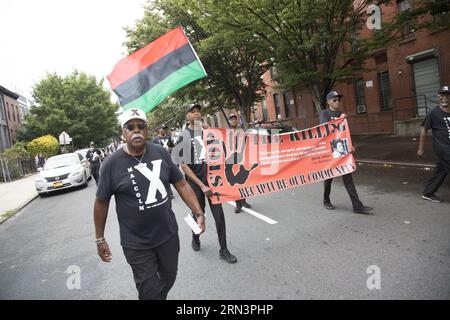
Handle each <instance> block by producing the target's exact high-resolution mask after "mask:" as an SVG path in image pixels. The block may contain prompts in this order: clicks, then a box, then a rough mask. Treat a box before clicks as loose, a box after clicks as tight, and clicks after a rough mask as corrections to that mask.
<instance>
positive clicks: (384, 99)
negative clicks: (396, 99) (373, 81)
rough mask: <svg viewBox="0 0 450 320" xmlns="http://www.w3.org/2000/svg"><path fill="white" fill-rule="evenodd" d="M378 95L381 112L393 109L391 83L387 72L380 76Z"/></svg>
mask: <svg viewBox="0 0 450 320" xmlns="http://www.w3.org/2000/svg"><path fill="white" fill-rule="evenodd" d="M378 94H379V98H380V107H381V110H390V109H392V98H391V83H390V81H389V72H387V71H385V72H381V73H379V74H378Z"/></svg>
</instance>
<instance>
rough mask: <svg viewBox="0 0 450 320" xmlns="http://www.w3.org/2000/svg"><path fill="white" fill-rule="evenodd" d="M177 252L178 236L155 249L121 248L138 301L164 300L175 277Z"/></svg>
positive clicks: (178, 245) (178, 247) (178, 250)
mask: <svg viewBox="0 0 450 320" xmlns="http://www.w3.org/2000/svg"><path fill="white" fill-rule="evenodd" d="M179 252H180V240H179V238H178V234H175V235H174V236H172V237H171V238H170V239H169V240H167V241H166V242H165V243H163V244H162V245H160V246H159V247H156V248H152V249H148V250H134V249H129V248H125V247H124V248H123V253H124V254H125V258H126V259H127V262H128V263H129V264H130V266H131V269H132V270H133V276H134V282H136V288H137V290H138V293H139V300H166V298H167V293H168V292H169V290H170V289H171V288H172V286H173V284H174V283H175V279H176V277H177V270H178V253H179Z"/></svg>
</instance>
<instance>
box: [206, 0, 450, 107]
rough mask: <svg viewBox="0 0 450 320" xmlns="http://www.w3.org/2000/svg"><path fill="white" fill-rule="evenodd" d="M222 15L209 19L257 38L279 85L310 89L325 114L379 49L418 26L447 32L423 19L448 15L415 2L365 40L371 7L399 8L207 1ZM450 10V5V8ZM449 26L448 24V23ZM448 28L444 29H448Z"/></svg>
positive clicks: (328, 0) (339, 2) (348, 2)
mask: <svg viewBox="0 0 450 320" xmlns="http://www.w3.org/2000/svg"><path fill="white" fill-rule="evenodd" d="M208 2H209V3H212V5H213V6H215V8H216V10H215V12H216V13H217V14H216V15H213V16H211V17H210V19H211V20H213V21H215V24H216V27H219V28H221V29H223V30H229V31H228V32H234V33H235V34H238V35H239V37H240V36H241V35H244V36H247V37H248V35H252V36H253V37H256V38H258V39H260V40H261V42H257V43H258V45H261V43H264V45H263V46H262V47H259V49H260V50H263V51H264V52H266V54H267V56H270V57H271V59H272V60H271V61H272V62H273V63H274V65H275V67H276V71H277V72H276V77H275V80H276V81H277V82H278V83H279V85H280V86H281V87H284V88H294V89H300V90H303V89H306V90H307V91H308V92H309V93H310V94H311V95H312V98H313V100H314V102H315V106H316V109H317V110H318V111H320V109H321V108H323V107H324V106H325V97H326V94H327V92H329V91H330V90H331V89H332V88H333V86H334V85H335V83H336V82H337V81H343V80H345V81H351V80H352V79H354V78H355V77H356V76H358V75H359V74H360V73H361V72H362V71H363V70H365V68H366V67H365V65H364V60H366V59H367V58H368V57H370V56H372V55H373V53H374V52H375V51H376V50H378V49H380V48H386V47H388V46H391V45H393V44H395V43H396V42H397V41H399V40H400V39H401V37H402V34H401V30H404V28H405V27H406V26H408V25H411V24H412V23H414V25H415V30H416V31H417V30H418V29H421V28H426V27H431V26H432V25H434V27H442V24H440V25H438V24H433V23H431V22H430V19H426V18H425V19H424V17H425V16H426V15H427V14H428V13H430V12H446V13H447V17H448V11H445V10H446V9H445V6H443V5H442V4H443V1H441V0H438V1H436V2H439V4H440V5H436V4H433V5H431V3H432V2H433V1H429V0H416V1H413V7H412V8H411V10H408V11H407V12H404V13H402V14H397V15H396V16H395V17H394V18H393V20H392V21H383V23H382V28H381V30H379V31H377V32H374V36H372V37H369V38H366V39H361V38H360V37H359V33H360V31H361V30H362V28H363V26H364V25H365V24H366V22H367V20H368V18H369V16H370V18H373V16H371V14H368V7H369V5H371V4H373V3H376V4H378V5H380V6H381V5H396V2H395V1H390V0H379V1H371V0H360V1H354V0H308V1H300V0H297V1H292V0H258V1H256V0H208ZM447 7H448V4H447ZM447 23H448V20H447ZM444 25H445V23H444Z"/></svg>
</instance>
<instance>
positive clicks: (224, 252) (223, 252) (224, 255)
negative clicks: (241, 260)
mask: <svg viewBox="0 0 450 320" xmlns="http://www.w3.org/2000/svg"><path fill="white" fill-rule="evenodd" d="M219 258H220V259H223V260H225V261H226V262H228V263H236V262H237V259H236V257H235V256H233V255H232V254H231V253H230V251H228V249H226V248H225V249H220V251H219Z"/></svg>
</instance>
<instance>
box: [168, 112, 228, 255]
mask: <svg viewBox="0 0 450 320" xmlns="http://www.w3.org/2000/svg"><path fill="white" fill-rule="evenodd" d="M201 109H202V107H201V105H199V104H192V105H188V106H187V107H186V120H187V121H188V122H189V125H188V126H186V129H185V130H184V131H183V132H182V133H181V135H180V137H179V140H178V144H177V146H176V149H174V150H175V152H172V157H174V156H175V162H176V163H178V162H179V163H180V164H181V168H182V169H183V171H184V173H185V175H186V180H187V181H188V182H189V184H190V185H191V187H192V189H194V192H195V195H196V196H197V200H198V202H199V203H200V206H201V208H202V212H203V213H204V212H205V197H206V198H207V199H208V203H209V207H210V209H211V212H212V214H213V217H214V220H215V222H216V230H217V236H218V238H219V245H220V251H219V258H221V259H223V260H225V261H226V262H228V263H236V262H237V258H236V257H235V256H234V255H232V254H231V253H230V251H229V250H228V248H227V239H226V228H225V215H224V213H223V208H222V205H221V204H220V203H219V204H212V203H211V200H210V199H209V198H211V197H213V196H214V195H213V193H212V191H211V189H210V188H209V186H208V181H207V166H206V148H205V145H204V143H203V130H202V114H201ZM180 149H181V150H180ZM179 150H180V151H179ZM176 157H181V158H178V159H177V158H176ZM193 218H194V220H195V219H196V217H195V216H194V217H193ZM192 249H193V250H194V251H198V250H200V235H196V234H194V233H192Z"/></svg>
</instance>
